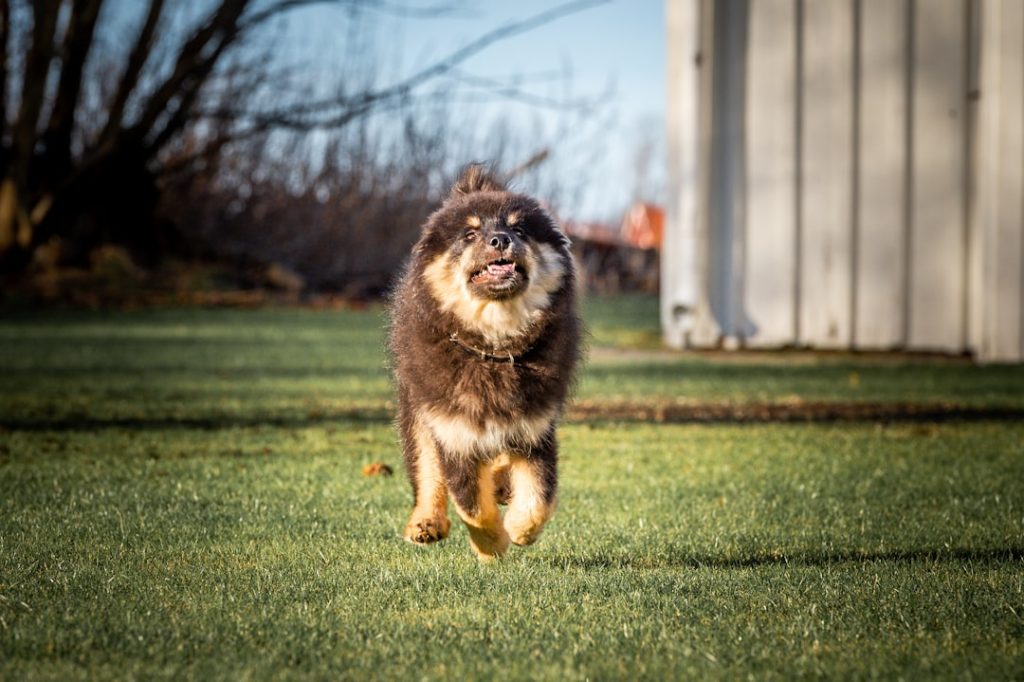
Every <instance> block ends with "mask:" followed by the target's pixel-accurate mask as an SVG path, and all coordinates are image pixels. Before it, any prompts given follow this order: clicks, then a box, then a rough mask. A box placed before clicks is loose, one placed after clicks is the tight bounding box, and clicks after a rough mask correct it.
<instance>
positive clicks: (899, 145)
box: [854, 0, 907, 349]
mask: <svg viewBox="0 0 1024 682" xmlns="http://www.w3.org/2000/svg"><path fill="white" fill-rule="evenodd" d="M861 11H862V14H861V26H862V30H861V36H862V43H861V50H860V54H861V64H860V74H861V88H860V98H859V100H860V101H859V102H858V109H859V118H860V130H861V132H860V144H859V148H858V153H859V155H860V158H859V164H858V168H859V172H860V182H859V188H860V191H859V196H858V197H857V216H858V223H859V225H858V230H857V252H858V258H857V272H856V278H855V281H856V286H857V292H856V307H855V310H854V315H855V318H856V324H855V337H856V338H855V339H854V345H855V346H856V347H857V348H872V349H883V348H892V347H895V346H898V345H899V344H900V343H901V342H902V340H903V311H904V306H903V293H902V288H903V281H904V273H903V264H904V260H905V259H904V254H903V218H904V202H905V201H906V187H905V182H904V175H905V174H904V170H905V164H906V135H905V133H906V115H907V112H906V87H907V82H906V71H905V69H906V42H905V40H906V33H905V31H906V2H905V0H904V1H902V2H893V0H861Z"/></svg>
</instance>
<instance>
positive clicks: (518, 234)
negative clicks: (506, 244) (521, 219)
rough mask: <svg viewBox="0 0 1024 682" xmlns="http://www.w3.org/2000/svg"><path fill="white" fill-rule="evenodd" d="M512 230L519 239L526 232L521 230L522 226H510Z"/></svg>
mask: <svg viewBox="0 0 1024 682" xmlns="http://www.w3.org/2000/svg"><path fill="white" fill-rule="evenodd" d="M512 232H513V233H515V235H516V236H517V237H519V238H520V239H522V238H523V237H525V236H526V233H525V232H523V228H521V227H513V228H512Z"/></svg>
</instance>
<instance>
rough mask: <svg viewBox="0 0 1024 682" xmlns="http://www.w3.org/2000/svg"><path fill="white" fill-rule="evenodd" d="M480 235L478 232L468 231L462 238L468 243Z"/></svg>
mask: <svg viewBox="0 0 1024 682" xmlns="http://www.w3.org/2000/svg"><path fill="white" fill-rule="evenodd" d="M478 234H479V233H478V232H477V231H476V230H466V234H464V235H462V238H463V239H465V240H466V241H467V242H471V241H473V240H474V239H476V238H477V235H478Z"/></svg>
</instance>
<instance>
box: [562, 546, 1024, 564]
mask: <svg viewBox="0 0 1024 682" xmlns="http://www.w3.org/2000/svg"><path fill="white" fill-rule="evenodd" d="M548 562H549V563H550V564H551V565H552V566H554V567H556V568H563V569H564V568H579V569H583V570H595V569H609V568H611V569H615V568H620V569H656V568H722V569H744V568H759V567H762V566H801V567H802V566H817V567H824V566H835V565H839V564H869V563H879V562H880V563H897V564H912V563H932V564H936V563H970V564H1007V563H1024V547H1019V546H1011V547H996V548H985V549H969V548H966V547H952V548H946V547H943V548H928V547H924V548H919V549H911V550H891V551H887V552H866V551H859V550H850V551H839V552H806V551H797V552H792V553H786V552H772V553H765V554H753V555H749V556H739V557H727V556H715V555H710V554H692V553H682V554H677V555H671V554H670V555H668V556H639V555H614V556H613V555H610V554H603V555H602V554H599V555H592V556H556V557H550V558H548Z"/></svg>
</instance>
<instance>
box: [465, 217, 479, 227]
mask: <svg viewBox="0 0 1024 682" xmlns="http://www.w3.org/2000/svg"><path fill="white" fill-rule="evenodd" d="M466 224H467V225H469V226H470V227H480V226H481V225H483V222H482V221H481V220H480V216H478V215H471V216H469V217H468V218H466Z"/></svg>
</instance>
